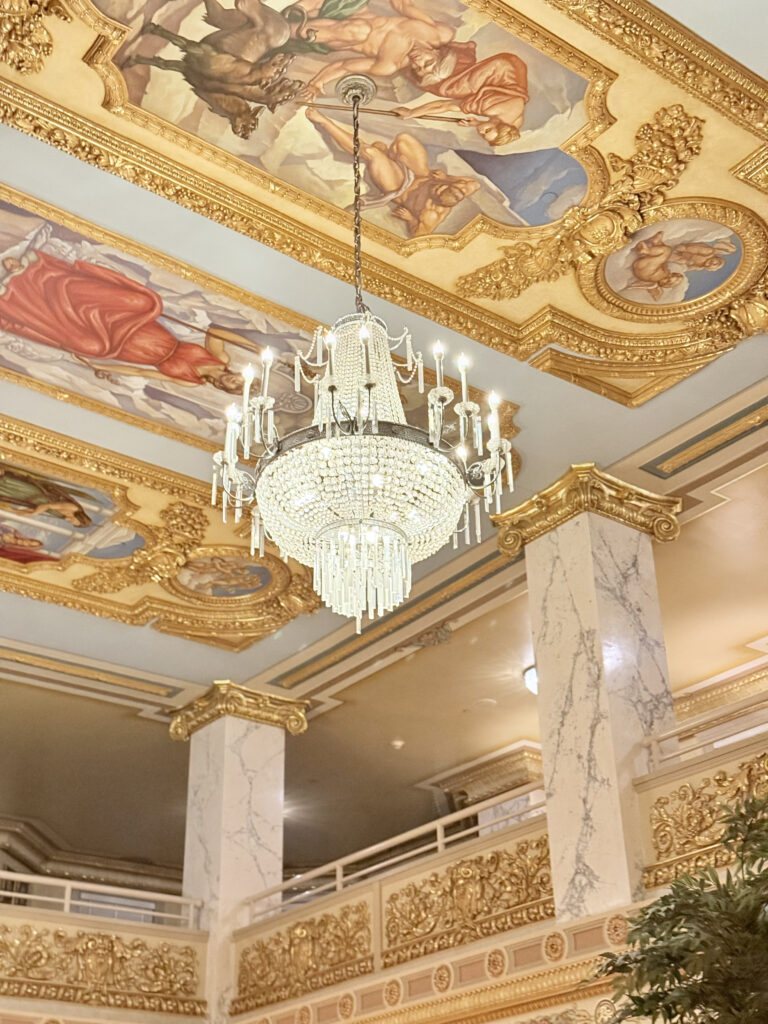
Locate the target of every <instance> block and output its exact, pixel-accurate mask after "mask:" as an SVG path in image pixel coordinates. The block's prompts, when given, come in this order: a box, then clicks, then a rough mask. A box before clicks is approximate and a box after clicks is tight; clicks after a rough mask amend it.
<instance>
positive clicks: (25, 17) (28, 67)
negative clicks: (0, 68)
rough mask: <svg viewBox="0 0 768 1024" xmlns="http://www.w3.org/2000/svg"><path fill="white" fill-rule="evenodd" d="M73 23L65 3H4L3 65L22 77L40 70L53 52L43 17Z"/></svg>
mask: <svg viewBox="0 0 768 1024" xmlns="http://www.w3.org/2000/svg"><path fill="white" fill-rule="evenodd" d="M51 16H54V17H56V18H60V19H61V20H62V21H71V20H72V18H71V17H70V15H69V12H68V11H67V9H66V7H65V6H64V4H62V3H61V0H0V62H2V63H3V64H7V65H8V67H10V68H13V70H14V71H18V72H20V73H21V74H22V75H29V74H32V73H33V72H34V71H40V70H41V69H42V67H43V62H44V61H45V58H46V57H50V55H51V53H52V52H53V39H52V38H51V33H50V32H49V31H48V29H47V28H46V27H45V25H44V24H43V18H47V17H51Z"/></svg>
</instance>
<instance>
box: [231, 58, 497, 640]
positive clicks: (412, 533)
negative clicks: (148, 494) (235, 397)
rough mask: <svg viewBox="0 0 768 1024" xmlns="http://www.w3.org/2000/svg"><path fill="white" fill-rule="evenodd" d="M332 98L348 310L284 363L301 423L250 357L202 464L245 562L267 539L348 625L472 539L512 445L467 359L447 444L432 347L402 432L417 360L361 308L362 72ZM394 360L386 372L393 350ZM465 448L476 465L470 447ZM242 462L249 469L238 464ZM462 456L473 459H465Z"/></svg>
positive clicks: (404, 591) (386, 605)
mask: <svg viewBox="0 0 768 1024" xmlns="http://www.w3.org/2000/svg"><path fill="white" fill-rule="evenodd" d="M337 91H338V95H339V97H340V99H341V100H342V101H343V102H345V103H346V104H348V105H349V106H351V108H352V128H353V139H354V153H353V161H352V165H353V172H354V206H353V210H354V273H355V312H354V313H350V314H348V315H347V316H343V317H341V319H339V320H337V321H336V323H335V324H334V325H333V329H332V330H331V331H325V330H324V329H322V328H318V330H317V331H315V335H314V338H313V341H312V345H311V347H310V349H309V351H308V352H307V353H306V355H304V356H300V355H296V357H295V362H294V386H295V390H296V391H297V392H299V391H300V390H301V383H302V381H305V382H306V383H308V384H310V385H312V387H313V390H314V416H313V420H312V425H311V426H308V427H304V428H302V429H300V430H296V431H294V432H293V433H290V434H287V435H286V436H285V437H282V438H281V437H278V435H277V431H276V428H275V399H274V397H273V396H271V395H270V394H269V377H270V370H271V368H272V363H273V359H274V357H273V355H272V352H271V351H270V349H268V348H267V349H265V350H264V353H263V355H262V358H261V381H260V387H259V388H258V393H256V394H254V393H253V391H254V388H253V383H254V379H255V377H256V373H255V370H254V369H253V367H251V366H248V367H246V369H245V370H244V371H243V397H242V402H241V404H240V405H233V406H230V408H229V409H228V410H227V431H226V440H225V444H224V450H223V451H221V452H217V453H216V454H215V455H214V469H213V492H212V501H213V504H216V503H217V498H218V493H219V488H221V491H222V510H223V515H224V518H225V520H226V515H227V507H228V506H231V507H233V509H234V517H235V521H239V520H240V518H241V516H242V512H243V510H244V509H245V508H246V507H250V509H251V553H252V554H254V553H255V551H256V550H258V551H259V554H260V555H261V554H263V553H264V542H265V539H267V540H270V541H272V542H274V543H275V544H276V545H277V547H278V548H279V550H280V553H281V555H282V556H283V557H285V556H289V557H291V558H295V559H296V561H298V562H301V563H303V564H304V565H308V566H311V567H312V568H313V569H314V586H315V590H316V591H317V592H318V594H319V595H320V597H321V598H322V600H323V601H324V602H325V604H327V605H328V606H329V607H330V608H332V609H333V610H334V611H336V612H339V613H341V614H342V615H348V616H351V617H353V618H354V619H355V620H356V623H357V631H358V632H360V628H361V623H362V617H363V615H365V614H366V613H367V614H368V616H369V618H373V617H374V616H376V615H383V614H384V613H385V612H388V611H391V610H392V609H393V608H395V607H396V606H397V605H399V604H400V603H401V602H402V601H404V600H405V599H406V598H407V597H408V594H409V592H410V588H411V566H412V565H413V564H414V563H415V562H420V561H421V560H422V559H424V558H428V557H429V556H430V555H433V554H434V553H435V552H436V551H438V550H439V549H440V548H442V547H443V546H444V545H445V544H446V543H447V542H448V541H449V540H450V539H451V536H453V542H454V547H456V546H457V543H458V536H459V534H462V533H463V535H464V538H465V541H466V543H470V541H471V532H472V527H473V525H474V532H475V537H476V540H478V541H479V540H480V536H481V529H480V502H481V500H482V501H483V502H484V504H485V508H486V510H488V509H489V508H490V506H491V503H492V502H493V503H494V504H495V509H496V511H497V512H499V511H501V495H502V491H503V487H504V480H505V477H506V483H507V486H508V488H509V490H512V486H513V481H512V459H511V450H512V446H511V444H510V442H509V441H508V440H507V439H506V438H503V437H501V435H500V430H499V411H498V410H499V399H498V397H497V396H496V395H495V394H493V393H492V394H491V395H490V396H489V399H488V404H489V406H490V415H489V416H488V418H487V425H488V433H489V437H488V440H484V437H483V423H482V419H481V415H480V406H479V405H478V404H477V403H476V402H472V401H470V399H469V392H468V385H467V369H468V365H469V364H468V360H467V359H466V357H465V356H464V355H463V354H462V355H461V356H460V357H459V359H458V361H457V366H458V370H459V374H460V378H461V401H459V402H458V403H457V404H456V405H455V406H454V408H453V411H454V413H455V415H456V418H457V421H458V442H457V444H455V445H452V444H450V443H449V442H448V441H447V440H446V439H445V437H444V428H445V422H446V417H447V415H448V413H449V406H450V404H451V403H452V402H453V400H454V394H453V391H452V390H451V389H450V388H449V387H447V386H446V384H445V379H444V360H445V353H444V350H443V346H442V345H441V343H440V342H439V341H438V342H437V343H436V344H435V346H434V348H433V354H434V357H435V376H436V381H435V387H433V388H431V389H430V391H429V392H428V394H427V408H428V430H422V429H421V428H419V427H415V426H412V425H410V424H409V423H408V422H407V420H406V417H405V413H404V411H403V404H402V401H401V399H400V394H399V391H398V381H399V382H400V383H401V384H408V383H410V382H411V381H413V380H414V378H416V380H417V383H418V388H419V391H420V392H421V393H423V391H424V361H423V357H422V354H421V352H414V350H413V347H412V343H411V336H410V334H409V333H408V331H407V330H404V331H403V333H402V335H400V337H398V338H390V337H389V335H388V331H387V325H386V324H385V323H384V321H383V320H382V319H381V318H380V317H378V316H375V315H374V314H373V313H371V311H370V310H369V309H368V307H367V306H366V305H365V303H364V302H363V295H362V253H361V238H362V236H361V202H360V194H361V190H360V185H361V173H360V158H359V150H360V134H359V110H360V107H361V106H365V105H366V104H368V103H370V101H371V100H372V99H373V97H374V95H375V93H376V87H375V85H374V83H373V82H372V81H371V79H369V78H368V77H367V76H364V75H348V76H347V77H346V78H344V79H343V80H342V81H341V82H340V83H339V88H338V90H337ZM398 350H399V351H400V352H402V353H403V360H402V363H401V365H396V364H395V363H394V361H393V359H392V356H391V353H393V352H396V351H398ZM472 450H474V453H475V456H476V458H475V456H471V455H470V452H471V451H472ZM241 459H242V462H244V463H252V468H247V469H246V468H244V466H243V465H241ZM472 459H474V461H472Z"/></svg>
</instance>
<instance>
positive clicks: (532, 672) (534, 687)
mask: <svg viewBox="0 0 768 1024" xmlns="http://www.w3.org/2000/svg"><path fill="white" fill-rule="evenodd" d="M523 682H524V683H525V688H526V689H527V690H530V691H531V693H538V692H539V673H538V671H537V670H536V666H535V665H529V666H528V668H524V669H523Z"/></svg>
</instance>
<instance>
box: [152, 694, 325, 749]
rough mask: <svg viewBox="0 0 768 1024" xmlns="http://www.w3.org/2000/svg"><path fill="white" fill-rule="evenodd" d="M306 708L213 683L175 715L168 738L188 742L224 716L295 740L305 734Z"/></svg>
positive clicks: (303, 703) (285, 699)
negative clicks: (279, 731)
mask: <svg viewBox="0 0 768 1024" xmlns="http://www.w3.org/2000/svg"><path fill="white" fill-rule="evenodd" d="M308 707H309V701H306V700H293V699H291V698H290V697H275V696H273V695H272V694H270V693H259V692H257V691H256V690H249V689H247V688H246V687H245V686H238V685H237V684H236V683H232V682H230V681H229V680H228V679H217V680H216V681H215V682H214V684H213V686H212V687H211V688H210V690H208V692H207V693H205V694H204V695H203V696H202V697H198V698H197V700H193V701H192V702H191V703H190V704H187V705H186V707H183V708H182V709H181V710H180V711H177V712H176V714H175V715H174V716H173V718H172V720H171V725H170V733H171V738H172V739H174V740H188V739H189V738H190V736H191V735H192V734H193V733H195V732H197V731H198V730H199V729H202V728H204V726H206V725H210V723H211V722H215V721H216V720H217V719H219V718H223V717H224V716H225V715H231V716H232V717H233V718H243V719H245V720H246V721H247V722H255V723H257V724H259V725H273V726H276V727H277V728H279V729H285V730H286V731H287V732H289V733H290V734H291V735H292V736H298V735H299V733H302V732H305V731H306V728H307V714H306V712H307V708H308Z"/></svg>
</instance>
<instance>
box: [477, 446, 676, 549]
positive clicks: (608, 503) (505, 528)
mask: <svg viewBox="0 0 768 1024" xmlns="http://www.w3.org/2000/svg"><path fill="white" fill-rule="evenodd" d="M681 508H682V501H681V500H680V498H674V497H667V496H665V495H661V494H653V493H651V491H645V490H643V489H642V488H641V487H635V486H634V485H633V484H628V483H625V482H624V481H623V480H619V479H618V478H617V477H614V476H610V475H609V474H608V473H603V472H602V471H601V470H599V469H598V468H597V467H596V466H595V464H594V463H593V462H582V463H576V464H575V465H573V466H571V467H570V469H568V470H567V471H566V472H565V473H564V474H563V475H562V476H561V477H560V479H559V480H556V481H555V482H554V483H553V484H551V485H550V486H549V487H546V488H545V489H544V490H543V491H539V493H538V494H534V496H533V497H532V498H529V499H528V501H524V502H523V503H522V504H521V505H517V506H516V507H515V508H511V509H508V510H507V511H506V512H502V513H501V515H498V516H491V519H492V521H493V524H494V526H496V527H497V528H498V530H499V550H500V551H501V552H502V554H505V555H507V556H508V557H509V558H515V557H516V556H517V555H518V554H519V553H520V551H521V549H522V548H523V546H524V545H525V544H528V543H530V541H532V540H536V538H537V537H541V536H543V535H544V534H545V533H549V532H550V531H551V530H555V529H557V527H558V526H560V525H561V524H562V523H564V522H567V520H569V519H573V517H574V516H577V515H578V514H579V513H580V512H595V513H597V515H601V516H605V518H606V519H613V520H614V521H615V522H617V523H623V524H624V525H625V526H631V527H632V528H633V529H635V530H639V531H640V532H641V533H649V534H650V535H651V536H652V537H654V538H655V539H656V540H662V541H663V540H674V539H675V537H677V536H678V534H679V533H680V524H679V522H678V521H677V513H678V512H679V511H680V510H681Z"/></svg>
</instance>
